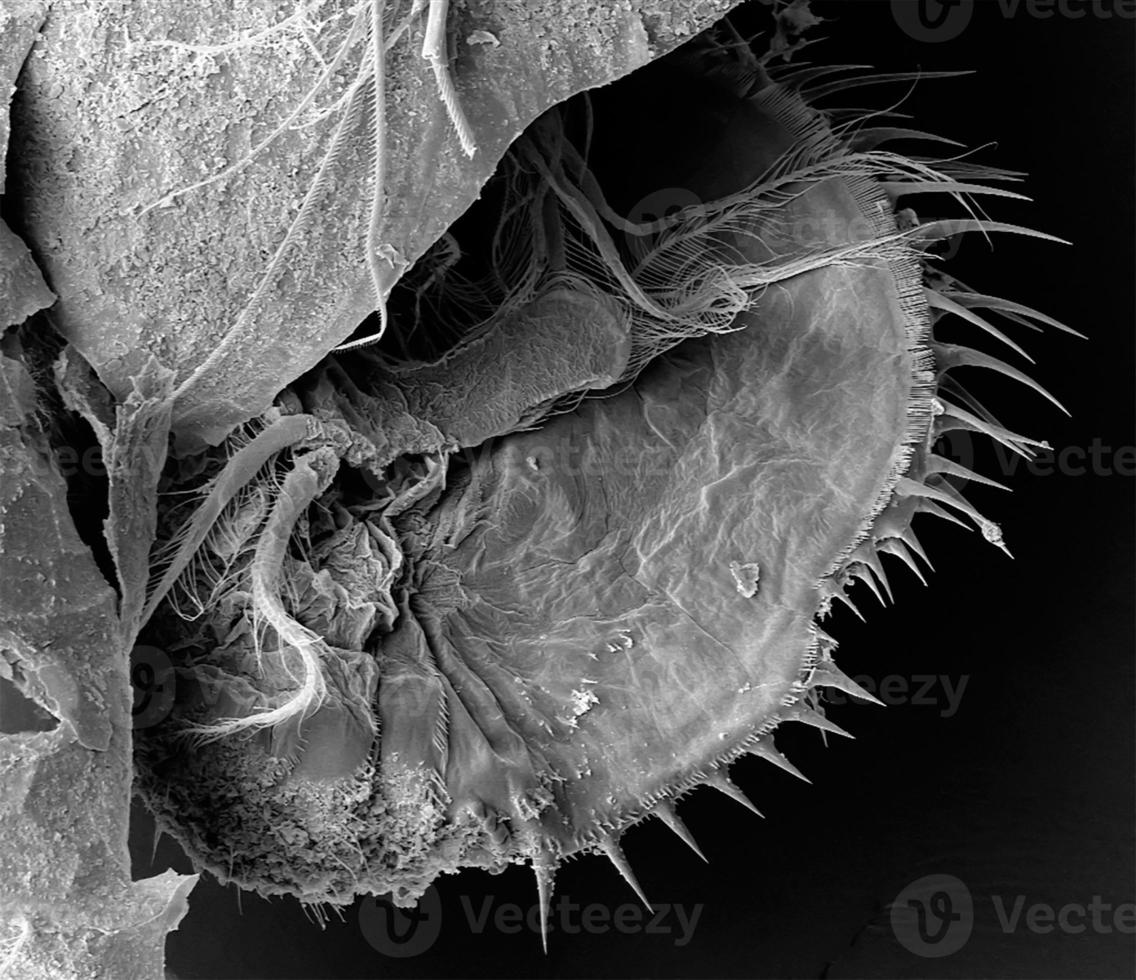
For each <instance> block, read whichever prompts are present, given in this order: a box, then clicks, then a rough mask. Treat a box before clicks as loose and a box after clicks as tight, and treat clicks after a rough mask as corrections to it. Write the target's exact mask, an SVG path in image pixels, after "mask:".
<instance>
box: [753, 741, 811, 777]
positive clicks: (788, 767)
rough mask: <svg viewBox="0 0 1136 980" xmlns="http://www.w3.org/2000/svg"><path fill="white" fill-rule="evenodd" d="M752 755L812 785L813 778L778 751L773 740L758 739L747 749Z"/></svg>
mask: <svg viewBox="0 0 1136 980" xmlns="http://www.w3.org/2000/svg"><path fill="white" fill-rule="evenodd" d="M746 751H747V752H749V754H750V755H754V756H757V758H759V759H764V760H765V761H766V762H772V763H773V764H774V765H775V766H776V767H777V768H778V769H781V770H783V771H784V772H787V773H788V774H789V775H790V776H796V778H797V779H799V780H801V782H804V783H808V784H809V785H812V780H811V779H809V777H808V776H806V775H805V774H804V773H803V772H801V770H800V769H798V768H797V767H796V766H795V765H793V763H791V762H790V761H789V760H788V759H787V758H785V756H784V755H782V753H780V752H779V751H777V749H776V747H775V746H774V745H773V743H772V741H769V742H767V741H765V739H758V740H757V741H756V742H754V743H753V744H752V745H751V746H749V748H748V749H747V750H746Z"/></svg>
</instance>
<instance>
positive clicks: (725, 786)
mask: <svg viewBox="0 0 1136 980" xmlns="http://www.w3.org/2000/svg"><path fill="white" fill-rule="evenodd" d="M706 785H707V786H713V787H714V789H716V790H717V791H718V792H719V793H724V794H725V795H726V796H728V797H729V798H730V799H731V800H734V801H735V802H737V803H740V804H741V805H742V806H744V807H745V808H746V809H747V810H749V812H750V813H753V814H756V815H757V816H759V817H764V816H765V814H764V813H762V812H761V811H760V810H759V809H758V808H757V807H756V806H754V805H753V801H752V800H751V799H750V798H749V797H748V796H746V795H745V793H743V792H742V790H741V787H740V786H738V785H737V783H735V782H734V781H733V780H731V779H730V777H729V776H727V775H726V773H725V772H723V771H722V770H721V769H717V770H715V771H714V772H713V773H712V774H711V775H710V777H709V778H708V779H707V780H706Z"/></svg>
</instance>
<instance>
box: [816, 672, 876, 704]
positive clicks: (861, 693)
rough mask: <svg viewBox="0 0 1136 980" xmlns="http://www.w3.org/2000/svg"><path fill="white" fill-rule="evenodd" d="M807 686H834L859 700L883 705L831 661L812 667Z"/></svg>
mask: <svg viewBox="0 0 1136 980" xmlns="http://www.w3.org/2000/svg"><path fill="white" fill-rule="evenodd" d="M809 687H835V688H836V689H837V690H839V691H843V692H844V693H845V694H850V695H852V697H854V698H859V699H860V700H861V701H868V702H869V703H871V704H878V705H879V706H880V707H881V708H882V707H884V706H885V705H884V703H883V701H881V700H880V699H879V698H877V697H876V696H875V695H874V694H872V693H871V692H870V691H867V690H865V689H864V688H862V687H861V686H860V685H859V684H857V683H856V682H855V681H854V680H852V678H851V677H849V676H848V675H847V674H846V673H844V671H842V670H841V669H840V668H839V667H837V666H836V664H834V663H831V662H829V663H824V664H818V665H817V666H816V667H814V668H813V672H812V676H811V677H810V678H809Z"/></svg>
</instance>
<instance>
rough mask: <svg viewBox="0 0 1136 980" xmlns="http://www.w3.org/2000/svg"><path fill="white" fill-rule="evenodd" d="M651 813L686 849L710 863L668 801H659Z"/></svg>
mask: <svg viewBox="0 0 1136 980" xmlns="http://www.w3.org/2000/svg"><path fill="white" fill-rule="evenodd" d="M651 812H652V813H653V814H654V815H655V816H656V817H658V818H659V819H660V820H661V821H662V822H663V823H664V824H666V825H667V827H668V828H670V830H671V831H673V832H674V834H675V836H676V837H678V839H679V840H681V841H682V842H683V843H684V844H685V845H686V846H687V847H689V848H690V849H691V850H692V851H694V853H695V854H697V855H698V856H699V857H700V858H702V860H703V861H705V862H706V863H707V864H709V863H710V860H709V858H707V857H706V855H705V854H703V853H702V849H701V848H700V847H699V846H698V842H697V841H696V840H695V839H694V835H693V834H692V833H691V832H690V831H689V830H688V829H687V827H686V824H684V823H683V822H682V820H681V819H680V818H679V815H678V813H676V812H675V808H674V807H673V806H672V805H671V803H670V801H669V800H660V801H659V802H658V803H656V804H655V806H654V807H653V808H652V810H651Z"/></svg>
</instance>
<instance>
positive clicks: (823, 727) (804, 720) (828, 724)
mask: <svg viewBox="0 0 1136 980" xmlns="http://www.w3.org/2000/svg"><path fill="white" fill-rule="evenodd" d="M784 717H785V720H786V721H799V722H800V723H801V724H803V725H809V726H810V727H812V728H816V729H819V730H820V731H822V732H831V733H832V734H833V735H842V736H844V738H855V736H854V735H852V734H851V733H849V732H846V731H845V730H844V729H843V728H841V727H840V726H839V725H838V724H836V722H834V721H829V720H828V719H827V718H826V717H825V716H824V715H822V714H821V713H820V712H819V711H813V709H812V708H805V707H802V706H801V705H795V706H793V707H792V708H790V709H789V710H788V711H786V712H785V716H784Z"/></svg>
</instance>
